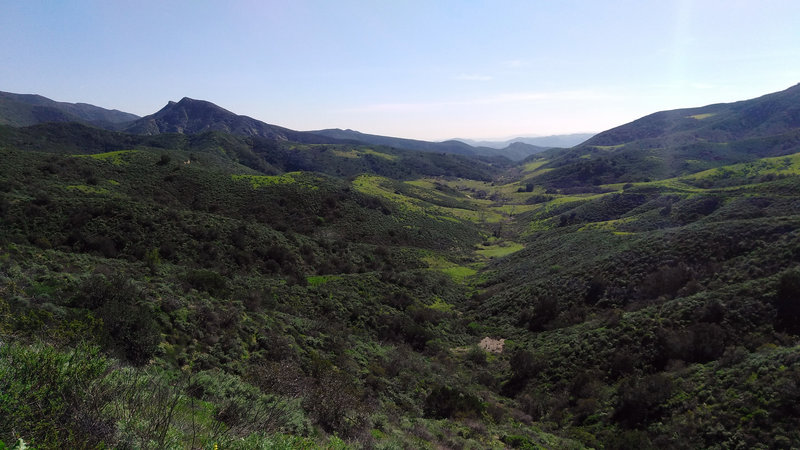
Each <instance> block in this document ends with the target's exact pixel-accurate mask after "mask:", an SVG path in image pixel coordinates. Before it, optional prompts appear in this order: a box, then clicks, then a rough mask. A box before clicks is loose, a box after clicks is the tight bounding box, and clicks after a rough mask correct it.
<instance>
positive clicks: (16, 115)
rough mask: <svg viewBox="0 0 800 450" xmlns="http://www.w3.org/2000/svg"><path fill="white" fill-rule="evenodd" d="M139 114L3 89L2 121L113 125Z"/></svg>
mask: <svg viewBox="0 0 800 450" xmlns="http://www.w3.org/2000/svg"><path fill="white" fill-rule="evenodd" d="M138 118H139V116H137V115H135V114H130V113H126V112H122V111H117V110H109V109H105V108H100V107H97V106H93V105H89V104H86V103H66V102H57V101H54V100H50V99H49V98H46V97H42V96H41V95H33V94H13V93H10V92H0V125H11V126H15V127H23V126H29V125H36V124H39V123H45V122H82V123H88V124H92V125H95V126H100V127H107V128H113V127H116V126H119V125H120V124H124V123H127V122H132V121H134V120H136V119H138Z"/></svg>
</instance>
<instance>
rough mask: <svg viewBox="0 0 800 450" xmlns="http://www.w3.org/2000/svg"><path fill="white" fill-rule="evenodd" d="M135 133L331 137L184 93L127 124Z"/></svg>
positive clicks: (310, 140) (317, 139) (297, 138)
mask: <svg viewBox="0 0 800 450" xmlns="http://www.w3.org/2000/svg"><path fill="white" fill-rule="evenodd" d="M125 131H126V132H128V133H133V134H143V135H155V134H161V133H181V134H198V133H203V132H206V131H219V132H223V133H230V134H234V135H238V136H258V137H263V138H268V139H272V140H278V141H286V140H290V141H294V142H304V143H328V142H331V140H330V139H324V138H320V137H319V136H315V135H313V134H310V133H303V132H299V131H293V130H290V129H288V128H283V127H279V126H275V125H270V124H268V123H264V122H262V121H260V120H256V119H253V118H251V117H247V116H240V115H237V114H234V113H232V112H230V111H228V110H226V109H224V108H221V107H219V106H217V105H215V104H213V103H211V102H207V101H204V100H194V99H191V98H188V97H184V98H183V99H181V100H180V101H179V102H177V103H176V102H169V103H168V104H167V105H166V106H164V107H163V108H162V109H161V110H159V111H158V112H156V113H155V114H151V115H149V116H145V117H142V118H141V119H139V120H137V121H135V122H133V123H132V124H130V125H128V126H127V127H125Z"/></svg>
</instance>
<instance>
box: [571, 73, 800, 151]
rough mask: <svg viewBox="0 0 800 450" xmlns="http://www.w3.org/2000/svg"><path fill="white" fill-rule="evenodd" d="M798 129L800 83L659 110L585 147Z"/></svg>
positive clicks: (726, 138) (673, 142)
mask: <svg viewBox="0 0 800 450" xmlns="http://www.w3.org/2000/svg"><path fill="white" fill-rule="evenodd" d="M798 127H800V84H798V85H795V86H793V87H791V88H789V89H786V90H785V91H781V92H776V93H773V94H768V95H764V96H762V97H759V98H756V99H752V100H744V101H739V102H735V103H721V104H715V105H708V106H703V107H700V108H686V109H676V110H673V111H662V112H657V113H654V114H651V115H649V116H645V117H642V118H641V119H638V120H635V121H633V122H631V123H629V124H626V125H622V126H619V127H616V128H612V129H611V130H608V131H604V132H602V133H600V134H598V135H596V136H594V137H593V138H591V139H589V140H588V141H586V143H585V145H586V146H616V145H630V144H631V143H633V142H638V146H639V147H641V148H656V147H669V146H680V145H685V144H688V143H692V142H696V141H698V140H703V141H709V142H715V143H726V142H731V141H736V140H741V139H749V138H763V137H767V136H774V135H781V134H784V133H786V132H788V131H790V130H792V129H795V128H798Z"/></svg>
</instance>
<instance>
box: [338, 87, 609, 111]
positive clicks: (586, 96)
mask: <svg viewBox="0 0 800 450" xmlns="http://www.w3.org/2000/svg"><path fill="white" fill-rule="evenodd" d="M615 98H616V97H614V96H612V95H609V94H605V93H602V92H597V91H580V90H579V91H553V92H509V93H504V94H498V95H492V96H488V97H477V98H472V99H465V100H454V101H440V102H398V103H374V104H370V105H362V106H355V107H353V108H346V109H343V110H340V112H345V113H363V112H418V111H427V110H432V109H439V108H443V107H452V106H474V105H497V104H506V103H526V102H541V101H573V100H581V101H587V100H590V101H601V100H602V101H607V100H613V99H615Z"/></svg>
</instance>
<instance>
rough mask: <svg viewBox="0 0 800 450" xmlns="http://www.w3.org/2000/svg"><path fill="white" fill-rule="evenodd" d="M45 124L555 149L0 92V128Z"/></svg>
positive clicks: (459, 149) (479, 151) (203, 109)
mask: <svg viewBox="0 0 800 450" xmlns="http://www.w3.org/2000/svg"><path fill="white" fill-rule="evenodd" d="M47 122H78V123H83V124H88V125H93V126H96V127H99V128H104V129H107V130H113V131H124V132H126V133H132V134H139V135H156V134H162V133H180V134H198V133H203V132H206V131H220V132H225V133H230V134H235V135H239V136H258V137H262V138H267V139H273V140H277V141H293V142H300V143H342V142H349V143H358V144H368V145H385V146H389V147H395V148H400V149H406V150H418V151H425V152H437V153H452V154H458V155H466V156H482V157H506V158H509V159H511V160H521V159H524V158H526V157H528V156H530V155H533V154H536V153H539V152H541V151H544V150H547V149H548V148H551V147H554V145H548V146H546V145H533V144H531V143H527V142H522V140H518V141H515V142H511V141H510V142H509V143H508V145H505V146H502V147H498V146H496V145H495V146H480V145H470V144H467V143H464V142H461V141H459V140H448V141H444V142H429V141H422V140H415V139H405V138H397V137H389V136H379V135H373V134H366V133H361V132H358V131H353V130H341V129H328V130H317V131H295V130H291V129H288V128H284V127H280V126H277V125H271V124H268V123H265V122H262V121H260V120H257V119H254V118H252V117H248V116H242V115H238V114H235V113H233V112H231V111H228V110H226V109H224V108H222V107H220V106H217V105H215V104H214V103H211V102H208V101H204V100H196V99H191V98H188V97H184V98H183V99H181V100H180V101H178V102H173V101H170V102H169V103H167V105H166V106H164V107H163V108H162V109H161V110H159V111H158V112H156V113H154V114H151V115H148V116H145V117H139V116H137V115H135V114H129V113H125V112H121V111H117V110H108V109H104V108H100V107H97V106H93V105H88V104H84V103H65V102H56V101H53V100H50V99H48V98H45V97H42V96H40V95H27V94H13V93H7V92H0V124H5V125H11V126H16V127H23V126H30V125H36V124H40V123H47ZM550 138H551V140H550V141H551V142H557V138H558V137H557V136H551V137H550ZM526 139H527V138H526ZM532 139H534V140H536V139H538V138H532ZM542 142H544V141H542ZM562 142H567V143H568V142H575V139H572V140H569V139H567V140H566V141H562Z"/></svg>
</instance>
